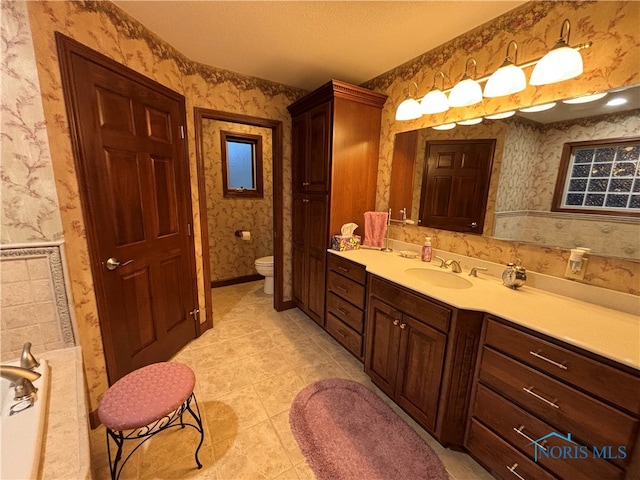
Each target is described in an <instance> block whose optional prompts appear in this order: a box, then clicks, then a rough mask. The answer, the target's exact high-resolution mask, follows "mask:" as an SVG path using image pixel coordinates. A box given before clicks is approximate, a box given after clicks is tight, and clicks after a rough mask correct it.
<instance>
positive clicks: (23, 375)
mask: <svg viewBox="0 0 640 480" xmlns="http://www.w3.org/2000/svg"><path fill="white" fill-rule="evenodd" d="M0 377H2V378H6V379H7V380H9V381H10V382H11V383H12V384H14V386H15V396H14V399H15V400H23V399H24V398H28V397H30V396H32V395H33V394H34V393H36V392H37V391H38V389H37V388H36V387H34V386H33V383H31V382H33V381H34V380H37V379H38V378H40V374H39V373H38V372H34V371H33V370H29V369H28V368H22V367H17V366H15V365H0Z"/></svg>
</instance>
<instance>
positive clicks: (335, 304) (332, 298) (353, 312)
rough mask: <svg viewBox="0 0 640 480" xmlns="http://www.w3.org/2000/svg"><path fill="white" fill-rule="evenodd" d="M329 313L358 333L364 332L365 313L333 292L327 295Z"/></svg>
mask: <svg viewBox="0 0 640 480" xmlns="http://www.w3.org/2000/svg"><path fill="white" fill-rule="evenodd" d="M327 312H328V313H331V314H333V315H335V316H336V317H338V318H339V319H340V320H342V321H343V322H344V323H346V324H347V325H349V326H350V327H351V328H353V329H354V330H355V331H356V332H358V333H362V332H363V331H364V312H363V311H362V310H360V309H359V308H356V307H354V306H353V305H351V304H350V303H349V302H347V301H346V300H343V299H342V298H340V297H339V296H337V295H336V294H335V293H333V292H329V294H328V295H327Z"/></svg>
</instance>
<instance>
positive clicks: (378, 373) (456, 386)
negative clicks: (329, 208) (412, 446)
mask: <svg viewBox="0 0 640 480" xmlns="http://www.w3.org/2000/svg"><path fill="white" fill-rule="evenodd" d="M481 325H482V314H481V313H480V312H472V311H462V310H457V309H455V308H452V307H449V306H447V305H444V304H441V303H440V302H436V301H434V300H432V299H430V298H428V297H425V296H424V295H420V294H417V293H415V292H412V291H410V290H407V289H405V288H404V287H400V286H398V285H395V284H393V283H391V282H388V281H386V280H382V279H380V278H378V277H376V276H373V275H372V276H370V281H369V295H368V302H367V323H366V349H365V372H366V373H367V374H368V375H369V376H370V377H371V380H372V381H373V383H374V384H376V385H377V386H378V387H379V388H380V389H381V390H382V391H384V392H385V393H386V394H387V395H388V396H389V397H390V398H392V399H393V400H394V401H395V402H396V403H397V404H398V405H399V406H400V407H402V408H403V409H404V410H405V411H406V412H407V413H409V414H410V415H411V416H412V417H413V418H414V419H415V420H416V421H417V422H418V423H419V424H420V425H421V426H422V427H424V428H425V429H426V430H428V431H429V432H430V433H432V434H433V435H434V436H435V437H436V438H437V439H438V440H439V441H440V442H441V443H442V444H443V445H446V446H452V447H461V446H462V443H463V438H464V431H465V426H466V419H467V411H468V406H469V398H470V391H471V382H472V372H473V369H474V365H475V356H476V353H477V349H478V343H479V337H480V328H481Z"/></svg>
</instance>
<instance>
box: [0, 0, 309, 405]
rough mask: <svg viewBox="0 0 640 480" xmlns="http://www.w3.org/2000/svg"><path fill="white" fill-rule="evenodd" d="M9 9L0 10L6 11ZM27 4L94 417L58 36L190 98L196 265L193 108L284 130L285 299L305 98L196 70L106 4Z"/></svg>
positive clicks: (102, 373)
mask: <svg viewBox="0 0 640 480" xmlns="http://www.w3.org/2000/svg"><path fill="white" fill-rule="evenodd" d="M5 3H6V2H3V6H4V4H5ZM26 4H27V8H28V13H29V20H30V22H31V32H30V35H31V37H32V40H33V44H34V50H35V60H36V62H37V66H38V75H39V78H40V89H41V91H42V102H43V107H44V114H45V120H46V125H47V131H46V133H47V135H48V144H49V148H50V150H51V166H52V168H53V172H54V175H55V182H56V187H57V194H58V202H59V205H60V216H61V219H62V227H63V229H64V239H65V243H66V246H67V252H68V253H69V255H68V269H69V275H70V281H71V287H72V291H73V296H74V299H75V314H76V318H77V324H78V335H79V339H80V344H81V345H82V347H83V355H84V363H85V373H86V377H87V385H88V390H89V402H90V408H91V409H92V410H93V409H95V408H96V407H97V405H98V400H99V398H100V396H101V395H102V394H103V393H104V392H105V391H106V388H107V377H106V367H105V361H104V353H103V350H102V340H101V335H100V324H99V319H98V315H97V309H96V300H95V296H94V290H93V279H92V275H91V270H90V268H89V261H88V247H87V242H86V237H85V231H84V220H83V217H82V210H81V204H80V200H79V198H78V193H77V192H78V186H77V179H76V171H75V165H74V161H73V155H72V150H71V141H70V137H69V128H68V124H67V117H66V113H65V105H64V99H63V94H62V87H61V80H60V70H59V66H58V57H57V53H56V45H55V39H54V32H55V31H60V32H61V33H63V34H65V35H67V36H69V37H72V38H74V39H76V40H78V41H79V42H81V43H83V44H84V45H87V46H88V47H90V48H92V49H94V50H97V51H98V52H101V53H103V54H105V55H107V56H108V57H110V58H112V59H114V60H116V61H118V62H119V63H121V64H123V65H126V66H128V67H130V68H132V69H133V70H135V71H137V72H139V73H141V74H143V75H145V76H147V77H149V78H152V79H154V80H156V81H158V82H159V83H161V84H163V85H165V86H167V87H169V88H171V89H173V90H175V91H177V92H179V93H181V94H183V95H184V96H185V98H186V106H187V132H188V147H189V154H190V158H189V160H190V168H191V191H192V203H193V209H194V231H195V232H194V233H195V239H196V242H195V243H196V258H198V259H201V258H202V255H201V253H202V252H201V242H200V240H199V238H200V223H199V218H200V212H199V211H198V190H197V181H198V178H197V175H196V162H195V140H194V125H193V118H194V117H193V108H194V107H196V106H197V107H203V108H210V109H215V110H224V111H227V112H233V113H241V114H245V115H252V116H256V117H263V118H271V119H275V120H280V121H282V122H283V130H284V142H283V145H284V153H283V169H284V186H285V191H284V199H285V202H284V219H285V223H284V245H285V252H284V263H285V266H284V278H285V299H287V298H290V292H291V273H290V272H291V262H290V257H291V254H290V249H289V248H288V247H289V245H290V242H289V241H288V240H289V239H290V236H291V233H290V231H291V223H290V218H291V215H290V212H291V201H290V197H291V194H290V185H291V166H290V164H291V149H290V145H291V120H290V117H289V115H288V112H287V110H286V106H287V105H289V104H291V103H293V102H294V101H295V100H296V99H297V98H299V97H300V96H302V94H303V93H304V92H302V91H301V90H299V89H294V88H290V87H287V86H284V85H280V84H276V83H272V82H267V81H263V80H260V79H256V78H252V77H247V76H243V75H238V74H235V73H232V72H228V71H225V70H221V69H217V68H214V67H208V66H204V65H201V64H198V63H195V62H192V61H190V60H189V59H187V58H185V57H184V56H183V55H182V54H180V53H179V52H177V51H176V50H175V49H174V48H173V47H171V46H170V45H168V44H166V43H165V42H163V41H162V40H161V39H159V38H157V37H156V36H154V35H153V34H152V33H151V32H149V31H148V30H146V29H145V28H144V27H143V26H142V25H141V24H140V23H139V22H137V21H135V20H133V19H132V18H130V17H128V16H127V15H126V14H124V13H123V12H122V11H120V10H119V9H118V8H117V7H115V6H114V5H113V4H111V3H109V2H102V1H97V2H66V1H62V2H59V1H54V2H45V1H39V2H26ZM27 36H28V35H27ZM31 57H33V55H31ZM3 133H4V132H3ZM4 188H5V185H4V184H3V189H4ZM210 228H211V226H210ZM202 268H203V265H202V264H201V263H198V265H197V270H198V271H197V274H198V291H199V295H200V309H201V311H204V295H205V292H208V291H209V289H208V288H207V287H206V286H205V285H204V282H203V273H202Z"/></svg>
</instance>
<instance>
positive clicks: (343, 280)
mask: <svg viewBox="0 0 640 480" xmlns="http://www.w3.org/2000/svg"><path fill="white" fill-rule="evenodd" d="M327 289H328V290H329V291H330V292H333V293H335V294H336V295H338V296H340V297H342V298H344V299H345V300H348V301H350V302H351V303H353V304H354V305H355V306H356V307H358V308H361V309H363V310H364V285H360V284H359V283H356V282H354V281H353V280H350V279H349V278H347V277H343V276H342V275H339V274H337V273H336V272H334V271H333V270H329V277H328V279H327Z"/></svg>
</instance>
